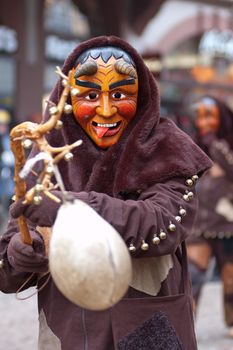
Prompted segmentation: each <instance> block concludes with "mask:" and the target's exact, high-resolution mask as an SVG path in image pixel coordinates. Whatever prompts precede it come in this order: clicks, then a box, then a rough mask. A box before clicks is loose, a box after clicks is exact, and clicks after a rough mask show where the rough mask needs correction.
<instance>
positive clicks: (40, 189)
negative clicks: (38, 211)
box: [35, 183, 44, 192]
mask: <svg viewBox="0 0 233 350" xmlns="http://www.w3.org/2000/svg"><path fill="white" fill-rule="evenodd" d="M35 190H36V192H42V191H43V190H44V186H43V185H42V184H39V183H38V184H36V186H35Z"/></svg>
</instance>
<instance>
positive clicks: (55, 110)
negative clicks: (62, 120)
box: [49, 106, 58, 115]
mask: <svg viewBox="0 0 233 350" xmlns="http://www.w3.org/2000/svg"><path fill="white" fill-rule="evenodd" d="M57 113H58V108H57V106H53V107H50V108H49V114H50V115H54V114H57Z"/></svg>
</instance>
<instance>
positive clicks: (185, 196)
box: [183, 194, 190, 202]
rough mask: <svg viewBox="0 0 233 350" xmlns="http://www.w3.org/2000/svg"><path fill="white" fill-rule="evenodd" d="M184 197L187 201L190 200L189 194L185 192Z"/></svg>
mask: <svg viewBox="0 0 233 350" xmlns="http://www.w3.org/2000/svg"><path fill="white" fill-rule="evenodd" d="M183 199H184V200H185V201H186V202H188V201H189V199H190V198H189V196H188V195H187V194H184V195H183Z"/></svg>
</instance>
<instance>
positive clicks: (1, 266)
mask: <svg viewBox="0 0 233 350" xmlns="http://www.w3.org/2000/svg"><path fill="white" fill-rule="evenodd" d="M3 266H4V262H3V259H1V260H0V269H2V268H3Z"/></svg>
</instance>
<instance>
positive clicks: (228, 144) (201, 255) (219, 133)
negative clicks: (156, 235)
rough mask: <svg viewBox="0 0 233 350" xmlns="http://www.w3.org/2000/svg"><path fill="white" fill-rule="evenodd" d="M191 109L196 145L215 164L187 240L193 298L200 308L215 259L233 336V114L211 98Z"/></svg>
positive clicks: (204, 182)
mask: <svg viewBox="0 0 233 350" xmlns="http://www.w3.org/2000/svg"><path fill="white" fill-rule="evenodd" d="M192 109H193V112H194V123H195V125H196V128H197V133H198V135H197V143H198V144H199V146H200V147H201V148H202V149H203V150H204V151H205V152H206V153H207V154H208V155H209V156H210V157H211V158H212V160H213V162H214V165H213V167H212V168H211V169H210V170H209V171H208V172H206V173H205V175H204V176H203V177H202V179H201V180H200V182H199V183H198V187H197V193H198V198H199V210H198V214H197V218H196V221H195V227H194V230H193V236H192V238H191V239H188V257H189V261H190V262H189V267H190V272H191V278H192V285H193V296H194V301H195V304H196V305H197V303H198V300H199V296H200V292H201V289H202V287H203V284H204V282H205V281H206V272H207V269H208V267H209V263H210V261H211V258H212V257H214V258H215V260H216V263H217V267H218V269H219V273H220V277H221V280H222V283H223V292H224V296H223V298H224V311H225V320H226V324H227V326H229V327H231V328H230V334H231V336H233V328H232V327H233V150H232V148H233V113H232V111H231V110H230V109H229V108H228V107H227V106H226V105H225V104H224V103H223V102H221V101H220V100H218V99H216V98H214V97H211V96H203V97H202V98H200V99H199V100H198V101H197V102H196V103H194V104H193V106H192Z"/></svg>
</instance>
